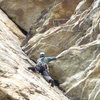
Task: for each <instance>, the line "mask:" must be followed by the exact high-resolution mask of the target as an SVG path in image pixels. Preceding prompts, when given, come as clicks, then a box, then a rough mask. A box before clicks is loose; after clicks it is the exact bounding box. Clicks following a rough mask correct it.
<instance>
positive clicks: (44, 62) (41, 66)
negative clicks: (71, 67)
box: [28, 52, 60, 86]
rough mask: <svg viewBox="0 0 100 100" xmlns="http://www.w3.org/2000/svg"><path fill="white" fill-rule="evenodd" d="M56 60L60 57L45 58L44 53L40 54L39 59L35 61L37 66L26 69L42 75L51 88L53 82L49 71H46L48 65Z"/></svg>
mask: <svg viewBox="0 0 100 100" xmlns="http://www.w3.org/2000/svg"><path fill="white" fill-rule="evenodd" d="M57 58H60V56H57V57H45V53H44V52H40V58H39V59H38V60H37V64H36V66H35V67H34V66H33V67H28V69H29V70H32V71H34V72H37V71H38V72H39V73H41V75H43V77H44V79H45V80H46V81H47V82H48V83H51V86H54V85H55V84H54V80H53V79H52V78H51V77H50V76H49V70H48V63H49V62H50V61H53V60H56V59H57Z"/></svg>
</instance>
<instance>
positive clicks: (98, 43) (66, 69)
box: [23, 0, 100, 100]
mask: <svg viewBox="0 0 100 100" xmlns="http://www.w3.org/2000/svg"><path fill="white" fill-rule="evenodd" d="M55 16H56V15H55ZM37 32H39V31H38V30H37ZM23 49H24V50H25V52H26V53H27V54H28V56H29V57H30V58H31V59H33V60H36V59H37V58H38V54H39V52H40V51H44V52H46V54H47V56H56V55H58V54H59V53H61V54H60V55H61V56H62V58H60V59H58V60H57V61H56V62H52V63H51V65H50V66H51V69H50V73H51V75H52V76H53V78H55V79H58V80H59V82H60V83H61V85H60V86H61V87H62V88H63V89H64V90H65V91H66V95H69V96H71V97H73V98H75V99H76V100H99V99H100V0H82V1H81V2H80V3H79V4H78V5H77V7H76V9H75V12H74V14H72V16H71V17H70V19H69V20H68V21H67V22H66V23H65V24H62V25H58V26H55V27H54V26H53V27H52V28H50V29H48V30H47V31H45V32H44V33H43V34H41V33H37V34H36V35H35V36H34V37H33V38H31V39H30V40H29V41H28V43H27V44H26V45H25V46H24V47H23Z"/></svg>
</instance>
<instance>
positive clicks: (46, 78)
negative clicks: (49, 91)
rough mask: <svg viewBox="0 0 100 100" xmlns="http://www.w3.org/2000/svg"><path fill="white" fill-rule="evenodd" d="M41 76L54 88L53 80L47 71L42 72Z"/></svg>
mask: <svg viewBox="0 0 100 100" xmlns="http://www.w3.org/2000/svg"><path fill="white" fill-rule="evenodd" d="M42 75H43V77H44V79H45V80H46V81H47V82H48V83H51V86H54V80H53V79H52V78H51V77H50V76H49V74H48V71H47V70H45V71H43V73H42Z"/></svg>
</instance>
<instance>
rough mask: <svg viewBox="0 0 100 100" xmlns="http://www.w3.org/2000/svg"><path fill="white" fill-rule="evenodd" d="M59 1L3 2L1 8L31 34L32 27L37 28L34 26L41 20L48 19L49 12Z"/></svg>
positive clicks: (25, 0) (29, 0)
mask: <svg viewBox="0 0 100 100" xmlns="http://www.w3.org/2000/svg"><path fill="white" fill-rule="evenodd" d="M59 1H60V0H57V1H54V0H3V1H2V2H1V8H2V9H3V10H4V11H5V12H6V13H7V14H8V15H9V16H10V17H11V18H12V20H13V21H15V22H16V23H17V24H18V25H19V26H20V27H22V28H23V29H24V30H26V31H27V32H29V30H30V28H31V27H32V25H33V27H35V28H36V26H34V24H35V23H38V22H39V21H40V20H41V18H43V20H45V19H46V17H47V16H46V14H47V13H48V11H50V9H51V8H52V6H53V5H54V4H56V3H58V2H59ZM44 15H45V16H44ZM48 16H49V15H48ZM41 23H42V21H41ZM33 31H34V30H33Z"/></svg>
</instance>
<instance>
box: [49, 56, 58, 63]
mask: <svg viewBox="0 0 100 100" xmlns="http://www.w3.org/2000/svg"><path fill="white" fill-rule="evenodd" d="M53 60H56V57H48V62H50V61H53Z"/></svg>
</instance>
